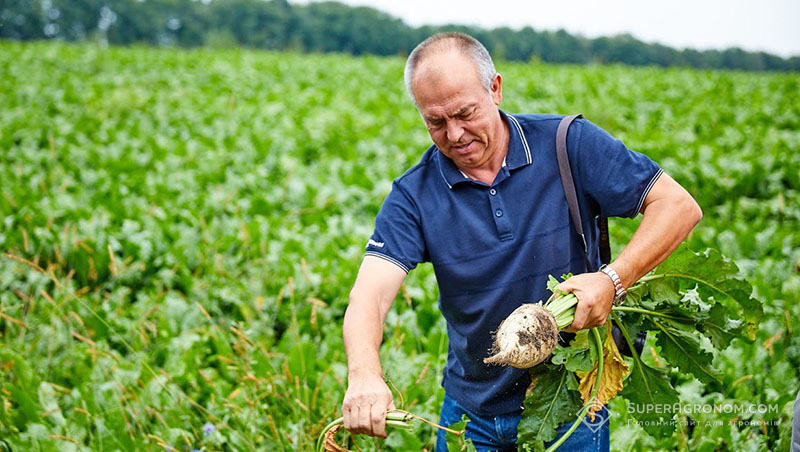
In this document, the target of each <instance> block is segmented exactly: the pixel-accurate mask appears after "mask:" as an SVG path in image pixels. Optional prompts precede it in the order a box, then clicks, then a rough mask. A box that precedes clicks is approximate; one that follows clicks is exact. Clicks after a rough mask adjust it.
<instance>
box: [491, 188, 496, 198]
mask: <svg viewBox="0 0 800 452" xmlns="http://www.w3.org/2000/svg"><path fill="white" fill-rule="evenodd" d="M489 194H490V195H492V196H494V195H496V194H497V190H495V189H494V188H492V189H490V190H489Z"/></svg>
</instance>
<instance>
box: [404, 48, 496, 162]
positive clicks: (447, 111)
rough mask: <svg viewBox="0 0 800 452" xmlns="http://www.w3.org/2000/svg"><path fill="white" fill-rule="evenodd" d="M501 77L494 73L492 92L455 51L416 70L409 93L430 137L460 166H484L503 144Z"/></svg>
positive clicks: (470, 65) (467, 61) (443, 54)
mask: <svg viewBox="0 0 800 452" xmlns="http://www.w3.org/2000/svg"><path fill="white" fill-rule="evenodd" d="M501 82H502V79H501V77H500V75H499V74H498V75H496V76H495V78H494V80H493V81H492V87H491V92H490V93H487V92H486V90H485V89H484V87H483V85H482V84H481V81H480V75H479V73H478V69H477V67H476V66H475V64H474V63H473V62H472V61H471V60H470V59H469V57H466V56H463V55H461V54H459V53H458V52H455V51H447V52H442V53H438V54H435V55H429V56H428V57H427V58H425V59H424V60H423V61H422V62H421V64H420V65H419V66H418V67H417V72H416V74H415V76H414V80H413V83H412V85H411V89H412V90H413V92H414V97H415V98H416V100H417V106H418V108H419V112H420V114H421V115H422V119H423V120H424V121H425V125H426V126H427V128H428V133H429V134H430V136H431V139H432V140H433V142H434V143H435V144H436V146H438V147H439V150H441V151H442V153H443V154H444V155H446V156H447V157H449V158H450V159H452V160H453V161H454V162H455V163H456V165H457V166H458V167H460V168H477V167H481V166H482V165H484V164H486V162H488V161H489V160H490V159H491V157H492V156H494V155H496V153H497V152H504V151H505V150H504V149H500V147H501V146H502V143H500V142H499V140H498V141H495V139H494V138H495V137H499V136H500V133H499V130H498V128H502V127H503V125H502V118H501V117H500V116H499V113H498V111H497V105H499V104H500V101H501V100H502V89H501Z"/></svg>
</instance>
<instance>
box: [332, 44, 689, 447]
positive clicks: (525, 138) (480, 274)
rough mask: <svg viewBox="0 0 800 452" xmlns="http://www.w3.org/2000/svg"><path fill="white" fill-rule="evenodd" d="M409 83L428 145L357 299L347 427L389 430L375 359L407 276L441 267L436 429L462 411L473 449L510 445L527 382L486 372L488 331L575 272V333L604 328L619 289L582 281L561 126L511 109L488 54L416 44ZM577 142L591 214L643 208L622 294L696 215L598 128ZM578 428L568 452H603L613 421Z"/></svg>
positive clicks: (580, 187)
mask: <svg viewBox="0 0 800 452" xmlns="http://www.w3.org/2000/svg"><path fill="white" fill-rule="evenodd" d="M405 81H406V85H407V87H408V90H409V93H410V94H411V97H412V99H413V100H414V103H415V105H416V106H417V108H418V110H419V112H420V115H421V116H422V119H423V121H424V123H425V126H426V127H427V129H428V132H429V133H430V136H431V139H432V140H433V143H434V144H433V145H432V146H431V147H430V148H429V149H428V150H427V151H426V152H425V153H424V154H423V156H422V159H421V161H420V162H419V164H417V165H416V166H414V167H413V168H411V169H409V170H408V171H406V173H405V174H403V175H402V176H401V177H399V178H398V179H396V180H395V181H394V184H393V186H392V190H391V192H390V193H389V195H388V196H387V198H386V199H385V200H384V202H383V205H382V207H381V210H380V212H379V213H378V216H377V218H376V220H375V232H374V234H373V235H372V237H371V238H370V240H369V243H368V245H367V251H366V255H365V257H364V259H363V262H362V264H361V268H360V269H359V272H358V276H357V278H356V281H355V284H354V287H353V289H352V291H351V293H350V304H349V306H348V308H347V312H346V314H345V319H344V327H343V332H344V342H345V348H346V351H347V364H348V371H349V380H348V388H347V392H346V394H345V397H344V402H343V406H342V411H343V416H344V424H345V427H346V428H347V429H348V430H350V431H351V432H354V433H364V434H368V435H375V436H385V434H386V433H385V422H384V416H385V413H386V411H387V410H388V409H392V408H393V407H394V403H393V399H392V394H391V392H390V390H389V388H388V387H387V385H386V383H385V382H384V379H383V373H382V369H381V364H380V360H379V357H378V349H379V347H380V344H381V340H382V336H383V334H382V332H383V322H384V319H385V317H386V313H387V312H388V311H389V309H390V307H391V305H392V302H393V300H394V298H395V296H396V294H397V291H398V290H399V288H400V285H401V283H402V282H403V279H404V278H405V275H406V274H407V273H408V271H409V270H411V269H413V268H414V267H415V266H416V265H417V264H418V263H421V262H431V263H432V264H433V268H434V271H435V273H436V278H437V283H438V285H439V294H440V298H439V306H440V309H441V312H442V314H443V315H444V317H445V319H446V320H447V332H448V338H449V349H448V358H447V366H446V367H445V371H444V378H443V383H442V385H443V386H444V389H445V400H444V405H443V407H442V418H441V421H442V422H443V423H445V424H447V423H450V422H452V421H455V420H459V419H460V418H461V414H466V415H467V416H468V417H469V418H470V419H471V420H472V422H470V423H469V424H467V425H468V426H467V436H468V437H470V438H472V440H473V442H474V443H475V445H476V447H477V448H478V450H516V448H515V444H514V443H515V439H516V427H517V423H518V422H519V419H520V412H521V406H522V401H523V398H524V395H525V389H526V388H527V386H528V385H529V383H530V379H529V377H528V373H527V371H524V370H519V369H514V368H507V367H497V366H488V365H485V364H483V361H482V359H483V358H484V357H485V356H486V355H487V352H488V350H489V348H490V346H491V332H492V331H493V330H495V329H496V328H497V326H498V325H499V324H500V322H501V321H502V320H503V318H505V317H506V316H507V315H508V314H509V313H510V312H511V311H513V310H514V309H515V308H517V307H518V306H519V305H520V304H521V303H523V302H531V301H536V300H539V299H546V298H547V296H548V293H546V279H547V276H548V275H550V274H554V275H560V274H562V273H568V272H571V273H574V274H576V276H574V277H572V278H570V279H569V280H567V281H565V282H564V283H562V285H561V288H562V289H564V290H567V291H570V292H574V293H575V294H576V295H577V297H578V299H579V300H580V301H579V304H578V309H577V311H576V314H575V321H574V322H573V324H572V326H571V327H570V329H571V330H572V331H575V330H579V329H584V328H591V327H594V326H598V325H602V324H603V323H604V322H605V320H606V318H607V317H608V314H609V312H610V310H611V306H612V302H613V301H614V298H615V286H614V282H613V281H612V277H610V276H609V274H607V273H603V272H592V273H585V272H586V264H585V258H584V251H583V245H582V244H581V243H579V239H578V237H577V236H576V234H575V232H574V225H573V224H572V223H571V220H570V217H569V213H568V209H567V203H566V201H565V199H564V191H563V188H562V184H561V181H560V179H559V172H558V165H557V160H556V153H555V135H556V128H557V125H558V123H559V120H560V119H561V118H560V117H558V116H553V115H511V114H507V113H505V112H503V111H501V110H500V109H499V108H498V105H499V104H500V102H501V100H502V98H503V94H502V81H503V79H502V77H501V75H500V74H498V73H496V71H495V69H494V65H493V63H492V60H491V57H490V56H489V54H488V52H487V51H486V49H485V48H484V47H483V46H482V45H481V44H480V43H479V42H478V41H476V40H475V39H473V38H471V37H470V36H467V35H464V34H458V33H445V34H439V35H436V36H433V37H431V38H429V39H427V40H426V41H424V42H422V43H421V44H420V45H419V46H417V48H416V49H414V51H413V52H412V53H411V55H410V56H409V57H408V61H407V63H406V70H405ZM568 144H569V155H570V161H571V163H572V171H573V173H574V175H575V185H576V189H577V194H578V200H579V204H580V206H581V209H582V212H583V218H586V219H589V220H592V219H594V218H595V217H596V216H597V215H600V216H603V217H608V216H623V217H632V216H635V215H637V214H638V213H640V212H641V213H642V214H643V217H642V220H641V223H640V225H639V227H638V229H637V231H636V233H635V234H634V236H633V238H632V239H631V241H630V242H629V243H628V244H627V246H626V247H625V249H624V250H623V251H622V253H621V254H620V256H619V257H618V258H617V259H616V260H615V261H614V262H612V263H611V265H610V266H609V267H610V268H611V270H613V271H615V272H609V273H610V274H612V275H613V274H614V273H616V275H615V276H617V275H618V278H619V280H620V281H621V283H622V285H623V286H624V287H625V288H627V287H629V286H630V285H632V284H633V283H634V282H636V281H637V280H638V279H639V278H640V277H642V276H643V275H644V274H645V273H647V272H648V271H650V270H651V269H652V268H653V267H655V266H656V265H658V263H660V262H661V261H662V260H664V259H665V258H666V257H667V256H668V255H669V253H671V252H672V251H673V250H674V249H675V248H676V247H677V246H678V244H679V243H680V242H681V241H682V240H683V239H684V238H685V237H686V235H687V234H688V233H689V231H690V230H691V229H692V228H693V227H694V225H695V224H696V223H697V222H698V221H699V220H700V218H701V216H702V213H701V211H700V208H699V207H698V206H697V203H696V202H695V201H694V199H692V197H691V196H690V195H689V194H688V193H687V192H686V191H685V190H684V189H683V188H682V187H681V186H680V185H678V184H677V183H676V182H675V181H674V180H673V179H672V178H670V177H669V176H668V175H666V174H664V173H663V172H662V171H661V170H660V168H659V167H658V166H657V165H656V164H655V163H654V162H653V161H651V160H650V159H648V158H647V157H645V156H643V155H641V154H638V153H635V152H633V151H630V150H628V149H627V148H626V147H625V146H624V145H623V144H622V143H621V142H620V141H618V140H615V139H613V138H612V137H611V136H610V135H608V134H607V133H606V132H604V131H603V130H601V129H600V128H598V127H597V126H595V125H593V124H592V123H590V122H588V121H585V120H582V119H579V120H577V121H576V122H575V123H574V124H573V125H572V127H571V128H570V131H569V135H568ZM584 228H585V229H588V234H587V239H588V241H589V246H590V250H594V251H593V252H592V254H591V256H590V259H591V260H593V261H594V263H593V265H595V264H599V256H598V253H597V250H596V248H597V239H598V231H597V229H596V227H595V226H594V223H593V222H591V221H587V224H586V225H584ZM595 268H597V265H595ZM579 430H580V431H578V432H576V434H574V435H573V437H572V438H571V441H570V443H571V444H572V445H569V444H565V445H564V446H563V447H564V449H563V450H570V449H572V450H607V449H608V430H607V425H606V427H605V429H604V430H603V429H601V430H600V431H599V432H596V433H595V432H592V431H590V430H589V429H588V428H585V429H579ZM442 450H446V445H445V443H444V438H443V436H442V435H440V437H439V439H438V441H437V451H442Z"/></svg>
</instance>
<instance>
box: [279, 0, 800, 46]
mask: <svg viewBox="0 0 800 452" xmlns="http://www.w3.org/2000/svg"><path fill="white" fill-rule="evenodd" d="M295 1H297V2H298V3H307V2H308V1H309V0H295ZM338 1H341V2H342V3H347V4H350V5H364V6H371V7H373V8H376V9H379V10H381V11H385V12H387V13H389V14H391V15H393V16H395V17H399V18H401V19H403V20H404V21H405V22H406V23H407V24H409V25H412V26H419V25H425V24H428V25H440V24H447V23H455V24H463V25H479V26H482V27H485V28H494V27H499V26H504V25H505V26H509V27H512V28H521V27H524V26H526V25H530V26H532V27H533V28H534V29H536V30H542V29H547V30H557V29H559V28H564V29H565V30H567V31H569V32H570V33H574V34H581V35H583V36H586V37H597V36H609V35H614V34H620V33H630V34H632V35H633V36H635V37H636V38H638V39H640V40H642V41H646V42H659V43H662V44H665V45H669V46H672V47H677V48H683V47H692V48H696V49H723V48H727V47H733V46H738V47H741V48H743V49H745V50H764V51H767V52H770V53H774V54H777V55H781V56H784V57H786V56H800V1H799V0H761V1H757V0H726V1H722V0H709V1H706V0H694V1H689V0H666V1H665V0H662V1H659V2H657V3H656V2H651V1H647V0H638V1H635V0H568V1H558V0H549V1H539V0H527V1H525V0H459V1H455V0H445V1H436V0H338Z"/></svg>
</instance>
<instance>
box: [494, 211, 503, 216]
mask: <svg viewBox="0 0 800 452" xmlns="http://www.w3.org/2000/svg"><path fill="white" fill-rule="evenodd" d="M494 216H496V217H497V218H500V217H502V216H503V211H502V210H500V209H497V210H495V211H494Z"/></svg>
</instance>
